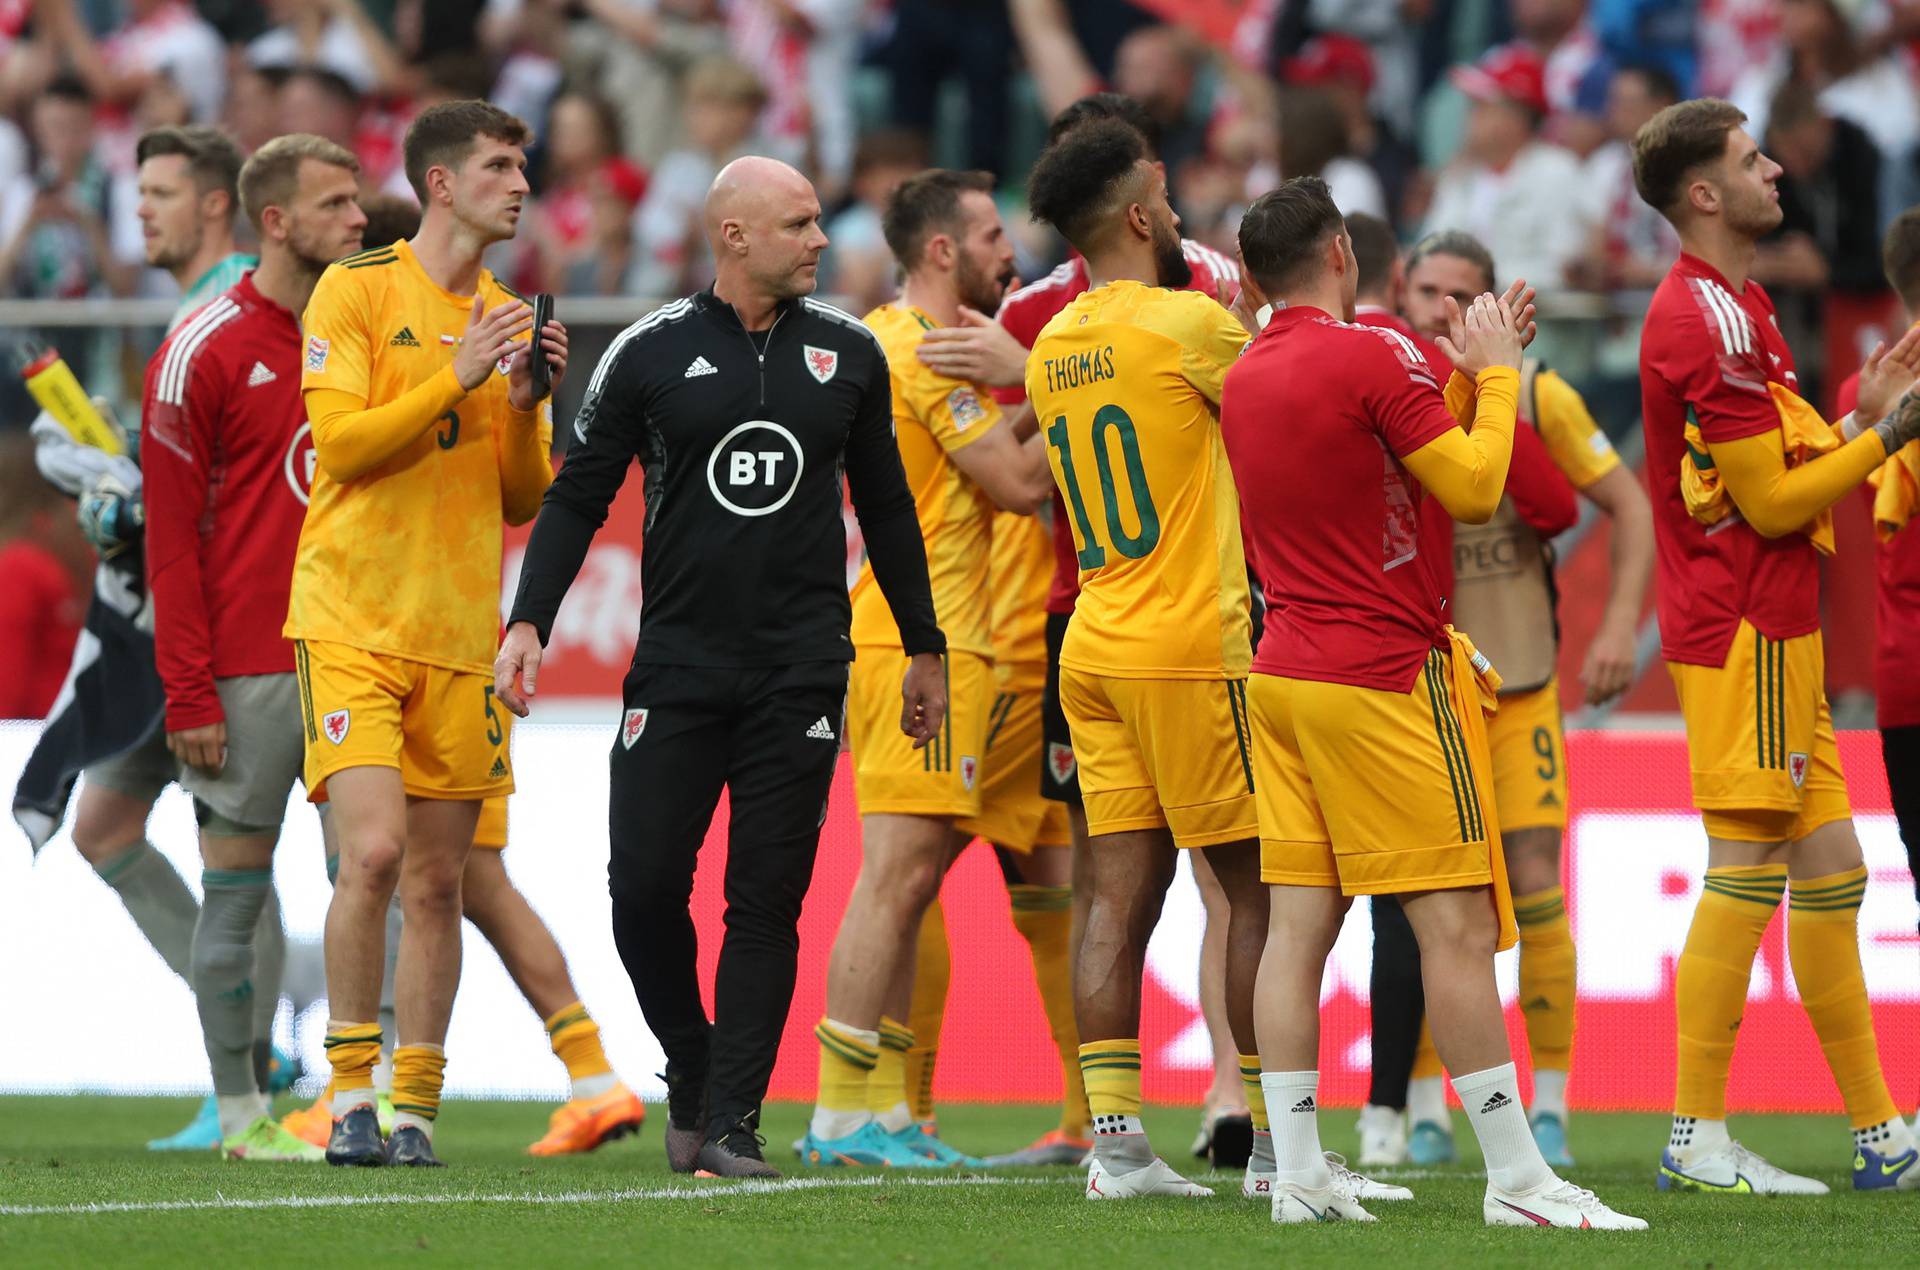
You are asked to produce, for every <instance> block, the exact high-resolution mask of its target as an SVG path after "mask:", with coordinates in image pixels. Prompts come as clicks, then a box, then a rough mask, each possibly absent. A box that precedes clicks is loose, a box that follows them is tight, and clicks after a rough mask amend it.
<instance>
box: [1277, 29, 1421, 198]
mask: <svg viewBox="0 0 1920 1270" xmlns="http://www.w3.org/2000/svg"><path fill="white" fill-rule="evenodd" d="M1280 73H1281V76H1282V77H1283V78H1284V79H1285V80H1286V82H1287V83H1289V84H1294V85H1298V86H1300V87H1305V88H1320V89H1323V90H1325V91H1326V92H1327V93H1328V95H1330V96H1331V97H1332V98H1333V101H1334V104H1335V105H1337V106H1338V107H1339V108H1340V117H1341V118H1342V119H1343V120H1345V122H1346V129H1347V144H1346V150H1345V153H1347V154H1350V155H1353V156H1354V157H1356V158H1359V159H1362V160H1364V161H1365V162H1366V165H1367V167H1368V168H1370V169H1372V171H1373V174H1374V176H1375V177H1376V178H1377V179H1378V180H1379V182H1380V187H1381V193H1382V194H1383V196H1384V197H1385V199H1386V205H1387V208H1388V211H1389V212H1390V213H1391V215H1390V216H1389V219H1394V218H1397V217H1398V216H1399V215H1400V213H1401V211H1402V210H1403V208H1404V207H1405V202H1404V200H1405V198H1406V193H1407V188H1408V185H1409V183H1410V182H1411V181H1412V179H1413V176H1414V174H1415V173H1416V172H1417V171H1418V170H1419V167H1420V156H1419V154H1418V153H1417V152H1416V151H1415V150H1414V148H1413V147H1412V146H1411V145H1409V144H1408V143H1407V142H1406V141H1404V140H1403V139H1401V138H1400V137H1399V136H1398V135H1397V134H1396V133H1395V132H1394V130H1393V129H1392V128H1389V127H1388V126H1387V125H1386V123H1385V121H1383V120H1382V119H1380V118H1379V117H1378V116H1376V115H1375V114H1374V113H1373V108H1372V106H1371V105H1370V104H1369V102H1370V101H1371V93H1372V91H1373V78H1374V76H1373V53H1372V51H1371V50H1370V49H1368V48H1367V46H1366V44H1365V43H1364V42H1363V41H1361V40H1358V39H1355V38H1354V37H1353V36H1351V35H1319V36H1315V37H1314V38H1313V39H1310V40H1308V41H1307V42H1306V43H1305V44H1303V45H1301V46H1300V51H1299V52H1298V53H1296V54H1294V55H1293V56H1292V57H1290V58H1287V59H1286V60H1285V61H1283V62H1282V63H1281V64H1280Z"/></svg>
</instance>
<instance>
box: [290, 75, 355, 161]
mask: <svg viewBox="0 0 1920 1270" xmlns="http://www.w3.org/2000/svg"><path fill="white" fill-rule="evenodd" d="M275 101H276V104H277V105H278V106H279V113H280V124H279V127H280V131H281V132H283V133H284V132H311V133H314V134H316V135H318V136H322V137H325V138H326V139H327V140H329V141H332V142H334V143H336V144H338V145H343V146H345V147H347V148H348V149H349V150H351V149H353V148H354V143H355V142H356V141H357V140H358V139H359V133H360V110H361V101H360V94H359V93H357V92H355V91H354V90H353V85H352V84H350V83H348V82H347V81H346V79H344V78H343V77H342V76H341V75H340V74H339V73H337V72H335V71H330V70H323V69H321V68H320V67H317V66H302V67H300V68H298V69H297V70H294V71H292V72H291V73H289V74H288V75H287V77H286V79H284V80H282V81H281V84H280V92H279V94H278V95H277V97H276V98H275ZM360 161H361V164H362V165H363V166H364V165H365V163H366V158H365V156H364V155H363V156H360Z"/></svg>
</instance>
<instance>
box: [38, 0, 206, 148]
mask: <svg viewBox="0 0 1920 1270" xmlns="http://www.w3.org/2000/svg"><path fill="white" fill-rule="evenodd" d="M123 12H124V13H125V15H126V16H125V18H124V20H123V21H122V22H121V23H120V24H119V25H118V26H116V27H114V28H113V29H112V30H110V31H109V32H108V33H107V35H106V36H105V38H103V39H98V40H96V39H95V38H94V36H93V32H92V30H91V29H90V28H89V27H88V26H87V23H86V19H85V17H84V16H83V15H82V13H81V11H80V7H79V4H78V0H39V7H38V9H37V10H36V14H37V17H38V21H39V25H40V26H41V27H42V28H43V30H44V33H45V35H46V37H47V39H48V40H49V42H50V44H51V45H52V48H53V49H54V51H55V52H56V54H57V56H58V57H59V58H60V59H61V60H62V61H64V63H65V64H66V65H67V66H68V67H70V68H71V69H72V71H73V73H74V74H75V75H77V76H79V77H80V80H81V82H82V83H84V84H85V85H86V86H87V89H88V90H89V91H90V92H91V93H92V94H93V96H94V97H95V98H96V99H97V100H99V101H100V102H101V103H102V104H103V105H105V106H107V107H109V108H111V109H115V110H120V111H130V110H132V108H133V106H134V104H135V103H136V102H138V101H139V100H140V97H141V95H142V94H143V93H145V92H146V91H147V87H148V83H149V81H150V80H151V79H153V78H154V77H155V76H159V75H165V76H167V77H169V78H171V79H172V80H173V82H174V84H175V85H176V86H178V87H179V89H180V91H182V92H183V93H185V94H186V95H187V99H188V100H189V101H191V102H192V103H193V118H194V121H195V122H197V123H213V122H215V121H216V120H218V119H219V118H220V103H221V99H222V98H223V97H224V96H225V94H226V88H227V48H226V45H225V44H223V43H222V42H221V40H220V35H219V33H218V32H217V31H215V30H214V29H213V28H212V27H211V26H209V25H208V24H207V23H206V21H205V20H204V19H202V18H201V17H200V15H199V14H198V13H197V12H195V11H194V8H193V6H192V5H190V4H185V3H182V0H125V4H124V8H123Z"/></svg>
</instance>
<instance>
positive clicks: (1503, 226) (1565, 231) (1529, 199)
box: [1422, 44, 1585, 290]
mask: <svg viewBox="0 0 1920 1270" xmlns="http://www.w3.org/2000/svg"><path fill="white" fill-rule="evenodd" d="M1544 70H1545V68H1544V66H1543V65H1542V63H1541V61H1540V58H1539V56H1538V55H1536V54H1535V53H1533V52H1532V51H1531V50H1529V49H1527V48H1525V47H1523V46H1520V45H1513V44H1508V45H1503V46H1501V47H1499V48H1496V49H1494V50H1492V51H1491V52H1489V53H1488V54H1487V55H1486V56H1485V57H1483V58H1481V59H1480V60H1479V61H1478V62H1476V63H1474V64H1473V65H1471V66H1460V67H1456V68H1454V70H1453V73H1452V78H1453V82H1454V84H1455V85H1456V86H1458V87H1459V89H1460V90H1461V91H1462V92H1464V93H1465V94H1466V95H1467V97H1468V98H1469V99H1470V100H1471V102H1472V107H1471V109H1470V110H1469V111H1468V114H1467V132H1466V137H1465V139H1464V140H1463V141H1462V143H1461V148H1460V153H1459V154H1458V155H1456V156H1455V158H1454V160H1453V162H1452V163H1451V164H1449V165H1448V167H1447V169H1446V170H1445V171H1444V172H1442V173H1441V174H1440V179H1439V183H1438V185H1437V186H1436V188H1435V190H1434V197H1433V205H1432V207H1431V208H1430V209H1429V210H1428V212H1427V220H1426V227H1425V229H1424V230H1423V231H1422V232H1423V234H1431V233H1434V232H1436V231H1439V230H1445V229H1459V230H1465V231H1466V232H1467V233H1469V234H1472V235H1473V236H1474V237H1475V238H1477V239H1479V240H1480V241H1481V242H1486V243H1498V244H1499V246H1500V256H1501V259H1502V261H1503V262H1504V263H1505V264H1506V266H1507V268H1508V269H1510V270H1511V271H1512V276H1514V277H1516V278H1525V279H1526V280H1527V281H1528V282H1530V283H1532V284H1533V285H1534V286H1536V287H1539V288H1540V289H1542V290H1547V289H1551V288H1553V287H1558V286H1562V285H1564V284H1565V282H1566V277H1567V266H1568V265H1569V264H1570V263H1571V262H1572V261H1573V260H1574V258H1575V257H1577V256H1578V255H1579V253H1580V249H1581V247H1582V246H1583V245H1584V244H1583V241H1582V240H1583V238H1584V235H1585V225H1584V222H1583V220H1582V218H1581V215H1580V212H1579V209H1578V207H1577V206H1576V204H1575V202H1574V200H1573V199H1571V198H1569V197H1568V194H1569V191H1573V190H1577V189H1578V182H1579V179H1580V164H1579V162H1578V161H1577V160H1576V159H1575V158H1574V157H1573V155H1571V154H1569V153H1568V152H1567V151H1566V150H1563V149H1561V148H1560V147H1559V146H1555V145H1549V144H1547V143H1546V142H1544V141H1542V140H1540V138H1539V130H1540V124H1541V121H1542V120H1543V119H1544V118H1545V116H1546V113H1547V99H1546V89H1545V87H1544V84H1543V74H1544Z"/></svg>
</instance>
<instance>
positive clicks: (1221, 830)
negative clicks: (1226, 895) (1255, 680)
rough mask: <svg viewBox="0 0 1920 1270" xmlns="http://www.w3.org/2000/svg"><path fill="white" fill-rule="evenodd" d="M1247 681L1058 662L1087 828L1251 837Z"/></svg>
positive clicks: (1193, 837)
mask: <svg viewBox="0 0 1920 1270" xmlns="http://www.w3.org/2000/svg"><path fill="white" fill-rule="evenodd" d="M1246 692H1247V685H1246V681H1245V680H1241V679H1119V678H1114V677H1111V676H1107V675H1096V674H1091V673H1089V672H1087V671H1084V670H1075V669H1073V668H1072V667H1070V666H1062V667H1061V668H1060V708H1061V709H1062V710H1063V711H1064V712H1065V713H1066V716H1067V726H1068V727H1069V728H1071V729H1072V731H1073V753H1074V758H1075V759H1077V760H1078V762H1079V765H1080V794H1081V797H1082V798H1083V799H1084V800H1085V805H1086V809H1087V835H1088V836H1089V837H1098V836H1099V835H1101V834H1103V833H1127V832H1130V831H1133V830H1138V829H1162V828H1164V829H1166V830H1168V831H1170V832H1171V833H1172V834H1173V844H1174V845H1175V846H1177V847H1212V846H1218V845H1219V844H1221V843H1223V842H1240V841H1243V840H1246V839H1250V838H1253V837H1254V836H1255V835H1256V834H1257V833H1258V830H1259V821H1258V819H1257V818H1256V816H1255V815H1254V810H1253V763H1252V760H1251V758H1250V757H1249V755H1248V752H1247V731H1246Z"/></svg>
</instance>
